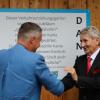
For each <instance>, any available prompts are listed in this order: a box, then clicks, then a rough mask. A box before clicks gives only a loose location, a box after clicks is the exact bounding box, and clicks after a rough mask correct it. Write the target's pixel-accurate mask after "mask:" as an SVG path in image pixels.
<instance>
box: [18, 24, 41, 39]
mask: <svg viewBox="0 0 100 100" xmlns="http://www.w3.org/2000/svg"><path fill="white" fill-rule="evenodd" d="M37 32H39V33H41V32H42V28H41V27H40V26H39V25H38V24H36V23H32V22H25V23H23V24H22V25H21V26H20V28H19V31H18V39H19V38H21V37H24V38H25V37H26V36H27V35H29V34H30V33H32V34H33V35H37Z"/></svg>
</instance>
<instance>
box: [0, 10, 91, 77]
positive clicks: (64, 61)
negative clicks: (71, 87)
mask: <svg viewBox="0 0 100 100" xmlns="http://www.w3.org/2000/svg"><path fill="white" fill-rule="evenodd" d="M29 21H30V22H34V23H37V24H38V25H40V26H41V27H42V29H43V40H42V42H41V47H40V48H39V49H38V50H37V52H39V53H40V54H42V55H43V56H44V57H45V60H46V63H47V65H48V66H49V68H50V70H51V71H52V72H53V73H55V74H56V75H57V76H58V78H62V77H63V76H64V75H65V72H64V67H65V66H73V65H74V62H75V59H76V56H77V55H81V54H82V53H83V51H82V50H81V48H80V43H79V30H80V29H82V28H84V27H86V26H88V25H89V24H90V15H89V11H88V10H65V9H56V10H55V9H0V49H7V48H10V47H12V46H13V45H15V44H16V41H17V32H18V28H19V27H20V25H21V24H22V23H23V22H29Z"/></svg>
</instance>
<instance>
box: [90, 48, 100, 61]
mask: <svg viewBox="0 0 100 100" xmlns="http://www.w3.org/2000/svg"><path fill="white" fill-rule="evenodd" d="M99 51H100V48H98V49H97V50H96V51H95V52H94V53H93V54H92V55H91V58H92V60H94V59H95V58H96V56H97V54H98V53H99Z"/></svg>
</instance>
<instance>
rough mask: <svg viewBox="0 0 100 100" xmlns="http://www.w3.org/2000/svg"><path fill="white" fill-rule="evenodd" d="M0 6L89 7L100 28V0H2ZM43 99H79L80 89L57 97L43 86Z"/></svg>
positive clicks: (94, 21) (92, 20)
mask: <svg viewBox="0 0 100 100" xmlns="http://www.w3.org/2000/svg"><path fill="white" fill-rule="evenodd" d="M0 8H39V9H41V8H47V9H50V8H54V9H57V8H64V9H89V10H90V12H91V25H95V26H97V27H98V28H99V30H100V0H0ZM41 100H78V90H77V89H76V88H73V89H70V90H69V91H67V92H65V93H64V94H62V95H61V96H60V97H57V96H54V95H52V94H51V93H49V92H48V91H46V90H45V89H44V88H43V89H42V94H41Z"/></svg>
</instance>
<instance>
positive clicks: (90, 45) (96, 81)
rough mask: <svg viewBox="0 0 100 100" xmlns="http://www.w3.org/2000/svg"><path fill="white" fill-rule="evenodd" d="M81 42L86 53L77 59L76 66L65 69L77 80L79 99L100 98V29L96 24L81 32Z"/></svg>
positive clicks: (96, 99) (90, 99)
mask: <svg viewBox="0 0 100 100" xmlns="http://www.w3.org/2000/svg"><path fill="white" fill-rule="evenodd" d="M80 42H81V46H82V48H83V50H84V52H85V53H86V54H85V55H82V56H80V57H78V58H77V59H76V62H75V65H74V68H72V67H66V68H65V70H66V71H67V72H69V73H70V74H71V76H72V78H73V79H74V80H75V81H76V84H75V85H76V87H78V88H79V100H100V46H99V44H100V32H99V30H98V29H97V28H96V27H94V26H90V27H87V28H85V29H83V30H82V31H81V32H80ZM88 57H90V61H89V59H88ZM88 67H90V68H88Z"/></svg>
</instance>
